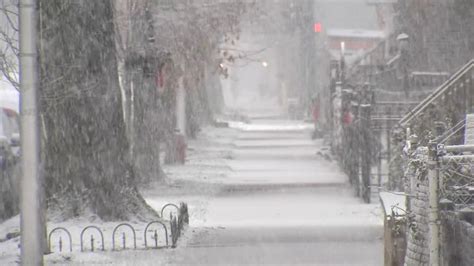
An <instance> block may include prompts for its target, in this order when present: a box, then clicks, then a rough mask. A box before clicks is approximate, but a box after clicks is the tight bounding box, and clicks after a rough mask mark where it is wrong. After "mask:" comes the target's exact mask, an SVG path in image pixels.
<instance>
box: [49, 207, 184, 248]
mask: <svg viewBox="0 0 474 266" xmlns="http://www.w3.org/2000/svg"><path fill="white" fill-rule="evenodd" d="M169 207H174V208H175V209H176V213H175V215H173V213H172V212H170V213H169V214H170V216H169V217H170V218H169V220H155V221H151V222H149V223H147V224H146V226H145V229H144V230H143V247H144V248H145V249H150V248H155V249H158V248H169V247H172V248H174V247H176V245H177V241H178V238H179V237H180V235H181V232H182V230H183V229H184V226H185V224H189V214H188V207H187V205H186V204H185V203H181V204H180V206H179V207H178V206H177V205H176V204H172V203H170V204H166V205H164V206H163V208H162V209H161V214H164V210H165V209H167V208H169ZM161 218H162V219H164V217H161ZM159 228H162V229H163V235H162V236H160V235H159V234H158V229H159ZM168 228H169V230H168ZM106 230H107V229H105V228H102V229H101V228H100V227H99V226H97V225H88V226H86V227H84V228H83V229H82V230H81V231H80V235H79V240H80V251H81V252H85V251H91V252H94V251H97V250H98V248H99V250H100V251H106V250H107V248H108V247H107V246H106V237H105V236H104V232H105V231H106ZM109 231H110V230H109ZM120 233H121V234H120ZM150 235H151V237H150ZM119 236H121V238H120V237H119ZM63 237H65V238H67V239H66V244H67V246H68V247H67V248H68V250H69V252H73V235H72V234H71V232H70V230H68V229H66V228H65V227H55V228H53V229H52V230H51V231H50V232H49V234H48V239H47V240H48V247H49V250H50V252H54V250H53V241H57V242H56V243H57V244H56V245H54V247H56V249H57V251H59V252H63V251H64V245H65V242H64V239H63ZM170 237H171V245H170V243H169V238H170ZM119 238H120V239H119ZM149 238H151V239H152V240H153V241H154V243H153V244H152V245H150V242H149V241H148V240H149ZM160 238H162V239H163V240H164V241H165V245H164V246H160V245H159V243H158V239H160ZM111 239H112V242H111V249H110V251H119V250H125V249H129V248H130V246H127V243H130V242H131V243H133V249H137V230H136V228H135V227H134V226H132V225H131V224H129V223H120V224H118V225H116V226H115V227H114V228H113V230H112V234H111ZM109 244H110V242H109ZM109 248H110V247H109Z"/></svg>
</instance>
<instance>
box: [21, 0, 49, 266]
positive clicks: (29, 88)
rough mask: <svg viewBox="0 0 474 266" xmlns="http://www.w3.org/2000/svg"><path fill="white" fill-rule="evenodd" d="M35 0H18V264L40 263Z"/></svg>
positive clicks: (41, 252)
mask: <svg viewBox="0 0 474 266" xmlns="http://www.w3.org/2000/svg"><path fill="white" fill-rule="evenodd" d="M36 4H37V1H36V0H20V5H19V11H20V12H19V13H20V16H19V22H20V89H21V101H20V102H21V169H22V178H21V203H20V207H21V213H20V214H21V264H22V265H35V266H36V265H43V249H42V238H43V233H42V232H43V227H42V225H41V214H40V213H41V194H42V193H41V189H42V187H41V183H40V176H39V173H40V171H39V165H40V164H39V161H40V152H39V151H40V149H39V147H40V146H39V144H40V142H39V127H38V125H39V124H38V98H37V90H38V58H37V56H38V55H37V49H36V48H37V32H36V26H37V23H36V22H37V14H36Z"/></svg>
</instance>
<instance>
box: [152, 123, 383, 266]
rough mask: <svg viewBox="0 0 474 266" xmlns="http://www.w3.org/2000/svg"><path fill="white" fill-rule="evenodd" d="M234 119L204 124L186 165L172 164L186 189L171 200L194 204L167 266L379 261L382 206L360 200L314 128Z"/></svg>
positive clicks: (172, 177) (175, 179)
mask: <svg viewBox="0 0 474 266" xmlns="http://www.w3.org/2000/svg"><path fill="white" fill-rule="evenodd" d="M230 125H231V127H232V128H233V129H207V130H205V131H204V132H205V134H204V135H201V136H200V139H198V140H197V141H194V142H191V149H192V150H193V151H194V153H193V154H191V156H190V162H189V163H188V166H185V167H175V168H167V169H166V171H167V173H168V174H169V176H170V182H175V184H176V185H177V186H180V187H181V188H180V189H177V190H176V195H174V196H173V195H172V194H173V193H171V194H170V197H169V198H168V199H167V200H170V201H173V200H176V199H177V198H180V199H184V200H185V201H187V202H189V204H190V213H191V216H192V218H191V224H190V229H191V232H192V234H191V237H190V239H189V240H188V242H187V245H181V246H180V247H179V248H177V249H176V250H175V253H174V254H176V255H175V256H173V257H172V258H171V259H170V265H262V264H267V265H269V264H271V265H274V264H280V265H382V264H383V248H382V233H383V232H382V226H383V224H382V212H381V208H380V206H379V205H378V204H364V203H362V202H361V201H360V200H359V199H357V198H355V197H354V196H353V193H352V190H351V189H350V187H349V186H348V185H347V177H346V176H345V175H344V174H343V173H342V172H341V171H340V169H339V168H338V166H337V164H336V163H335V162H329V161H327V160H325V159H323V158H322V157H320V156H318V155H316V152H317V150H319V149H322V148H323V144H322V142H321V141H311V140H310V139H309V135H310V129H311V125H308V124H304V123H299V122H294V121H278V120H263V119H262V120H258V119H256V120H252V123H251V124H243V123H230ZM192 165H194V166H192ZM195 169H198V171H195ZM180 190H181V191H183V190H184V191H187V192H186V193H179V192H178V191H180ZM151 191H156V190H153V189H152V190H151ZM147 194H148V195H149V196H150V195H153V192H148V193H147ZM165 198H166V197H165ZM149 202H150V203H151V204H152V205H153V204H155V203H154V202H152V201H149ZM156 204H158V205H159V204H160V202H157V203H156Z"/></svg>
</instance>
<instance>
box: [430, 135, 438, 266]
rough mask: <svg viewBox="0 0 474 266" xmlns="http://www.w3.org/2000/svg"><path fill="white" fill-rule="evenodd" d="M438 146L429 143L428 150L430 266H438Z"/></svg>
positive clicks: (434, 143) (431, 142) (432, 142)
mask: <svg viewBox="0 0 474 266" xmlns="http://www.w3.org/2000/svg"><path fill="white" fill-rule="evenodd" d="M437 146H438V144H437V143H436V142H434V141H430V143H429V147H428V148H429V150H428V182H429V183H428V188H429V193H428V197H429V208H428V226H429V233H430V242H429V250H430V264H429V265H430V266H439V223H438V222H439V209H438V190H439V183H438V180H439V168H438V154H437V152H438V147H437Z"/></svg>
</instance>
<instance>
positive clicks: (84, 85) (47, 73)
mask: <svg viewBox="0 0 474 266" xmlns="http://www.w3.org/2000/svg"><path fill="white" fill-rule="evenodd" d="M41 15H42V20H43V22H42V25H41V31H42V34H41V36H42V43H43V48H44V51H43V53H42V56H43V57H42V58H41V93H40V96H41V103H42V110H41V112H42V114H43V116H44V120H45V127H46V130H47V132H48V136H47V138H46V139H45V145H44V147H45V149H46V150H45V173H46V187H47V197H48V203H49V204H50V207H53V208H54V207H56V208H60V209H61V210H62V212H63V214H64V215H65V218H68V217H72V216H76V215H80V214H82V213H84V212H86V211H92V212H93V213H96V214H97V215H98V216H99V217H101V218H103V219H126V218H128V217H129V216H130V215H131V214H135V215H140V216H141V215H145V216H148V215H150V214H151V211H150V210H151V209H149V208H148V207H147V205H146V203H145V202H144V200H143V199H142V197H141V196H140V194H139V193H138V191H137V187H136V183H137V181H136V177H135V175H134V171H133V167H132V165H131V163H130V158H129V149H130V147H129V142H128V139H127V137H126V128H125V123H124V116H123V113H122V112H123V110H122V108H121V92H120V87H119V83H118V74H117V61H116V54H115V53H116V51H115V40H114V24H113V6H112V3H111V1H110V0H104V1H85V0H75V1H63V0H48V1H42V9H41Z"/></svg>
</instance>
